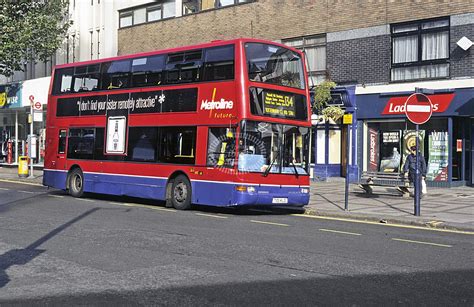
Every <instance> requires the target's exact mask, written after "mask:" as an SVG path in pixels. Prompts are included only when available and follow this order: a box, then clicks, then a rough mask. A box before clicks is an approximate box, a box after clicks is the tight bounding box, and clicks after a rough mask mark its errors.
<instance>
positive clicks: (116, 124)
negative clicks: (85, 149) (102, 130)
mask: <svg viewBox="0 0 474 307" xmlns="http://www.w3.org/2000/svg"><path fill="white" fill-rule="evenodd" d="M126 124H127V123H126V118H125V116H111V117H109V118H108V119H107V143H106V151H105V152H106V153H108V154H124V153H125V135H126V134H125V132H126V128H127V125H126Z"/></svg>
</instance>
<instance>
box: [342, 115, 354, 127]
mask: <svg viewBox="0 0 474 307" xmlns="http://www.w3.org/2000/svg"><path fill="white" fill-rule="evenodd" d="M342 123H343V124H344V125H352V113H346V114H344V115H343V116H342Z"/></svg>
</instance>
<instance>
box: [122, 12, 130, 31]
mask: <svg viewBox="0 0 474 307" xmlns="http://www.w3.org/2000/svg"><path fill="white" fill-rule="evenodd" d="M131 25H133V12H123V13H120V22H119V27H120V28H124V27H128V26H131Z"/></svg>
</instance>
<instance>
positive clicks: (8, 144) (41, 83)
mask: <svg viewBox="0 0 474 307" xmlns="http://www.w3.org/2000/svg"><path fill="white" fill-rule="evenodd" d="M49 81H50V78H49V77H47V78H40V79H34V80H27V81H23V82H18V83H13V84H7V85H0V131H1V135H0V164H2V165H17V164H18V157H19V156H23V155H28V156H31V157H33V163H34V164H36V165H42V164H43V159H44V147H45V141H44V140H45V139H46V135H45V132H46V129H45V123H46V104H47V97H48V89H49ZM32 101H33V102H34V103H37V102H39V103H40V104H41V108H40V110H37V111H35V113H36V114H34V115H33V116H31V115H30V113H31V102H32ZM37 105H38V104H37ZM31 120H33V125H31ZM31 127H33V130H31ZM30 131H33V133H32V134H31V135H32V136H30ZM30 139H31V140H32V142H31V144H32V147H31V149H29V148H30V147H29V142H30ZM28 150H31V153H29V152H28Z"/></svg>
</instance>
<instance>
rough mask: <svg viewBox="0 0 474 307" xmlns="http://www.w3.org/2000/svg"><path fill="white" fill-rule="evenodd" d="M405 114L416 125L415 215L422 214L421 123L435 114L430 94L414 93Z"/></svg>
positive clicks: (408, 99) (406, 103)
mask: <svg viewBox="0 0 474 307" xmlns="http://www.w3.org/2000/svg"><path fill="white" fill-rule="evenodd" d="M405 114H406V116H407V118H408V119H409V120H410V121H411V122H412V123H414V124H415V125H416V136H415V138H416V152H415V182H414V183H413V185H414V187H415V201H414V207H415V208H414V211H415V212H414V215H415V216H420V202H421V201H420V182H421V178H420V150H419V148H420V140H419V132H420V130H419V125H422V124H424V123H426V122H427V121H428V120H429V119H430V118H431V114H433V105H432V104H431V101H430V99H429V98H428V96H426V95H425V94H422V93H415V94H412V95H411V96H410V97H408V98H407V101H406V102H405Z"/></svg>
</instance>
